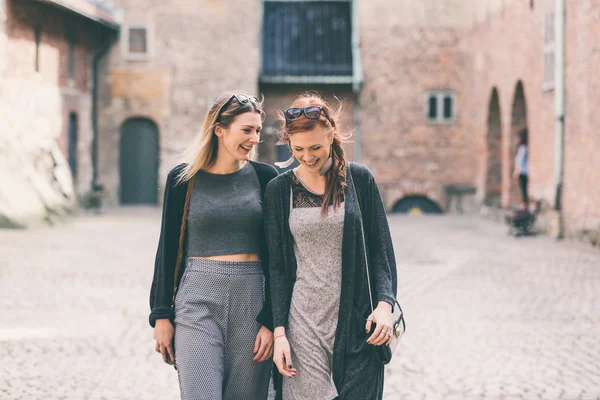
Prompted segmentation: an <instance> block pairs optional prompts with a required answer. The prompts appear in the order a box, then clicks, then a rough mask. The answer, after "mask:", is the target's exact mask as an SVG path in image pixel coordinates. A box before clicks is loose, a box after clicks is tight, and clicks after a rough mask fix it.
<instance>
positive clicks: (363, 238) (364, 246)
mask: <svg viewBox="0 0 600 400" xmlns="http://www.w3.org/2000/svg"><path fill="white" fill-rule="evenodd" d="M348 171H349V172H350V179H351V180H352V189H354V197H356V204H357V205H358V211H359V214H360V218H359V219H360V232H361V234H362V242H363V252H364V255H365V269H366V270H367V286H368V287H369V301H370V302H371V312H373V311H374V310H375V309H374V308H373V293H371V276H370V274H369V260H368V258H369V257H368V256H367V242H366V240H365V229H364V227H363V217H362V210H361V208H360V199H359V198H358V192H357V191H356V182H355V181H354V177H353V176H352V168H351V167H350V166H349V167H348Z"/></svg>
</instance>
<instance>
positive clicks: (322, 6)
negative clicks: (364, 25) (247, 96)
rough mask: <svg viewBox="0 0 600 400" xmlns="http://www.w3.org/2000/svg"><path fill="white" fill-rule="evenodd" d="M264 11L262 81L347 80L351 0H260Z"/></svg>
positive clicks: (350, 71)
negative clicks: (263, 0)
mask: <svg viewBox="0 0 600 400" xmlns="http://www.w3.org/2000/svg"><path fill="white" fill-rule="evenodd" d="M263 12H264V13H263V31H262V52H261V53H262V54H261V55H262V68H261V81H263V82H268V83H280V82H290V81H289V80H292V81H294V82H300V81H303V79H306V80H307V81H309V82H314V81H315V80H318V79H321V78H323V79H327V82H329V83H331V82H333V81H335V82H337V83H351V82H352V73H353V69H352V61H353V59H352V57H353V56H352V3H351V2H350V1H343V0H338V1H265V2H264V3H263ZM286 79H288V80H286ZM303 82H304V81H303Z"/></svg>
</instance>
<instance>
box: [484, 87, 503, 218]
mask: <svg viewBox="0 0 600 400" xmlns="http://www.w3.org/2000/svg"><path fill="white" fill-rule="evenodd" d="M486 143H487V172H486V180H485V198H484V200H483V203H484V204H485V205H487V206H490V207H501V205H502V122H501V114H500V101H499V98H498V90H497V89H496V88H493V89H492V95H491V97H490V103H489V105H488V119H487V136H486Z"/></svg>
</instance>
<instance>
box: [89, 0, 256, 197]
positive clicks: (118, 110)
mask: <svg viewBox="0 0 600 400" xmlns="http://www.w3.org/2000/svg"><path fill="white" fill-rule="evenodd" d="M117 3H118V4H117V5H118V6H119V7H120V8H122V9H123V11H124V14H123V16H124V21H123V28H122V35H121V38H122V40H121V42H120V43H119V45H118V46H115V47H114V48H113V49H112V51H111V54H110V61H109V62H108V63H107V64H106V65H104V66H103V68H105V74H104V77H105V79H104V80H103V82H102V87H101V88H100V98H101V103H100V106H101V118H100V132H101V136H100V151H99V167H100V168H99V180H100V182H101V183H102V184H103V185H104V186H105V188H106V193H107V198H106V200H107V203H108V204H118V202H119V184H120V183H119V181H120V178H119V157H120V136H121V132H120V130H121V127H122V126H123V123H124V122H125V121H127V120H128V119H130V118H134V117H142V118H147V119H150V120H152V121H153V122H154V123H155V124H156V125H157V126H158V129H159V136H160V140H159V143H160V167H159V172H160V173H159V188H160V189H159V190H161V189H162V187H163V185H164V182H165V180H166V176H167V173H168V172H169V170H170V169H171V168H172V167H173V166H175V165H176V164H177V163H178V162H180V157H179V155H180V153H181V152H182V151H183V150H184V149H185V148H186V146H188V145H189V143H190V142H191V140H192V138H193V137H194V135H195V134H196V133H197V132H198V131H199V129H200V127H201V125H202V122H203V120H204V117H205V115H206V113H207V111H208V109H209V107H210V106H211V105H212V103H213V102H214V100H216V98H217V97H218V96H219V95H220V94H221V93H223V92H226V91H244V92H248V93H251V94H258V93H257V92H258V71H259V64H260V53H259V40H260V26H261V14H260V7H259V5H260V2H259V1H258V0H253V1H252V2H251V3H249V2H248V1H243V0H235V1H225V0H206V1H202V2H198V3H194V4H193V5H192V4H191V3H189V2H186V1H176V0H169V1H159V0H152V1H148V0H127V1H120V2H117ZM130 24H138V25H140V24H141V25H143V26H146V27H147V28H148V32H149V36H148V37H149V40H148V44H149V57H148V58H147V59H144V60H131V59H128V58H127V57H126V55H125V53H124V46H125V43H124V40H123V38H124V37H125V35H124V34H123V32H125V30H126V29H128V26H129V25H130ZM159 198H161V196H159Z"/></svg>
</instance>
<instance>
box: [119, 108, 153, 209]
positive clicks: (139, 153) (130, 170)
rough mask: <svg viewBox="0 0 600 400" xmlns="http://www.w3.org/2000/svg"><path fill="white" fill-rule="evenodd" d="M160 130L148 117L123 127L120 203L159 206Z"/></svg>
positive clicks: (128, 121) (130, 121) (127, 122)
mask: <svg viewBox="0 0 600 400" xmlns="http://www.w3.org/2000/svg"><path fill="white" fill-rule="evenodd" d="M158 139H159V138H158V128H157V127H156V124H154V122H152V121H150V120H149V119H145V118H132V119H129V120H127V121H126V122H125V123H124V124H123V127H122V128H121V145H120V163H119V164H120V178H121V185H120V193H121V204H156V203H157V200H158V198H157V196H158V151H159V146H158Z"/></svg>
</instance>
